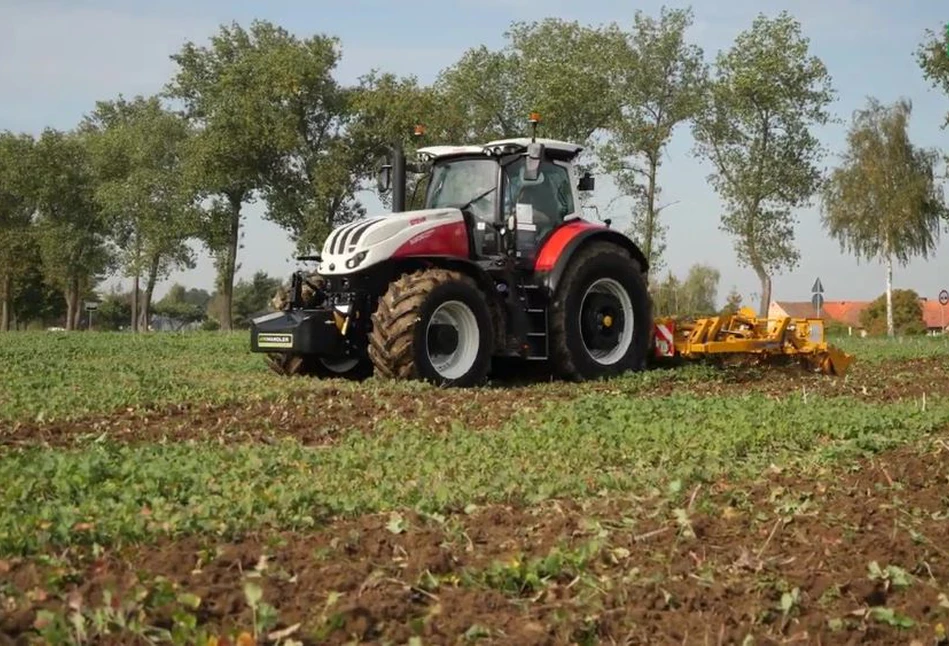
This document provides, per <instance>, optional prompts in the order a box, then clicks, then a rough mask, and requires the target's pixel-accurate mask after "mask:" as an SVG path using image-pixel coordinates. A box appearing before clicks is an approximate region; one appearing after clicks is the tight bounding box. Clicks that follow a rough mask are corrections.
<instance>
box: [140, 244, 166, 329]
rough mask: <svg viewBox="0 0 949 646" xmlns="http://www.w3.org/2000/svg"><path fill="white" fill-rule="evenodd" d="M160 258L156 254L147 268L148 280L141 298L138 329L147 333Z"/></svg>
mask: <svg viewBox="0 0 949 646" xmlns="http://www.w3.org/2000/svg"><path fill="white" fill-rule="evenodd" d="M160 262H161V257H160V256H159V255H158V254H155V256H154V257H153V258H152V260H151V263H149V266H148V278H147V282H146V283H145V296H144V297H143V298H142V312H141V318H139V322H138V326H139V329H141V330H144V331H145V332H148V323H149V319H150V318H151V309H152V294H154V293H155V283H156V282H157V281H158V265H159V263H160Z"/></svg>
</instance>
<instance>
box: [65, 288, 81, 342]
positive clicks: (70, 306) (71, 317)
mask: <svg viewBox="0 0 949 646" xmlns="http://www.w3.org/2000/svg"><path fill="white" fill-rule="evenodd" d="M78 282H79V281H78V280H76V279H74V278H70V279H69V283H68V287H66V289H65V294H64V296H65V297H66V330H67V331H69V332H72V331H73V330H75V329H76V310H77V309H78V305H79V303H78V301H79V296H78V295H79V285H78Z"/></svg>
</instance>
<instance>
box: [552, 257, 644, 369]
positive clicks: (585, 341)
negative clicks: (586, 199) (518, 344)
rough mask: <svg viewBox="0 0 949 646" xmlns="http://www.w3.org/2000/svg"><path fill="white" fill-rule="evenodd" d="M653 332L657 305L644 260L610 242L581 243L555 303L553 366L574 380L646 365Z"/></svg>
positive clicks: (553, 311)
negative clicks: (652, 300)
mask: <svg viewBox="0 0 949 646" xmlns="http://www.w3.org/2000/svg"><path fill="white" fill-rule="evenodd" d="M651 333H652V306H651V304H650V299H649V292H648V290H647V288H646V281H645V279H644V277H643V274H642V268H641V267H640V265H639V263H638V262H636V260H635V259H633V258H631V257H630V256H629V254H628V253H626V251H625V250H624V249H622V248H620V247H618V246H616V245H614V244H610V243H594V244H591V245H590V246H589V247H587V248H584V249H581V250H580V251H579V252H578V254H577V256H576V258H574V259H573V260H572V261H571V263H570V265H569V266H568V267H567V273H566V275H565V276H564V277H563V279H562V281H561V283H560V285H559V286H558V289H557V293H556V294H555V295H554V300H553V302H552V303H551V306H550V336H551V354H552V359H553V363H554V369H555V370H556V371H557V372H558V373H559V374H560V376H562V377H564V378H567V379H571V380H575V381H583V380H593V379H602V378H605V377H612V376H616V375H619V374H621V373H623V372H627V371H638V370H642V369H643V368H644V367H645V364H646V357H647V355H648V351H649V338H650V334H651Z"/></svg>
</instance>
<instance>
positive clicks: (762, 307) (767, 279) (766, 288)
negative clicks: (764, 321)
mask: <svg viewBox="0 0 949 646" xmlns="http://www.w3.org/2000/svg"><path fill="white" fill-rule="evenodd" d="M754 269H755V273H756V274H758V280H759V281H761V302H760V303H759V304H758V316H759V317H761V318H767V316H768V310H769V309H770V308H771V276H769V275H768V272H766V271H765V270H764V267H763V266H762V265H761V264H760V263H755V265H754Z"/></svg>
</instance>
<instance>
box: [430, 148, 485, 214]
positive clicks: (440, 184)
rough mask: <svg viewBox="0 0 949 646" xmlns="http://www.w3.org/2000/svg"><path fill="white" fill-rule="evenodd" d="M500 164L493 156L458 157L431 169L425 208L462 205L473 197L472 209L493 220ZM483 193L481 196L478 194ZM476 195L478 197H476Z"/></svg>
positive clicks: (458, 206)
mask: <svg viewBox="0 0 949 646" xmlns="http://www.w3.org/2000/svg"><path fill="white" fill-rule="evenodd" d="M497 173H498V165H497V162H496V161H495V160H493V159H456V160H451V161H444V162H439V163H438V164H436V165H435V167H434V168H433V169H432V179H431V182H430V184H429V188H428V199H427V200H426V208H430V209H437V208H445V207H455V208H460V207H462V206H464V205H466V204H468V202H471V201H472V200H474V202H473V203H472V204H471V205H470V206H469V209H470V211H471V212H472V214H474V216H475V217H476V218H478V219H479V220H486V221H493V220H494V203H495V199H496V198H497V191H494V190H492V189H493V188H495V187H496V185H497V181H498V175H497ZM479 196H480V197H479ZM475 198H477V199H475Z"/></svg>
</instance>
